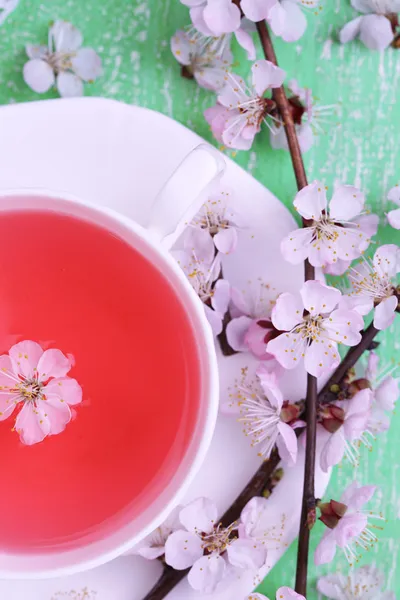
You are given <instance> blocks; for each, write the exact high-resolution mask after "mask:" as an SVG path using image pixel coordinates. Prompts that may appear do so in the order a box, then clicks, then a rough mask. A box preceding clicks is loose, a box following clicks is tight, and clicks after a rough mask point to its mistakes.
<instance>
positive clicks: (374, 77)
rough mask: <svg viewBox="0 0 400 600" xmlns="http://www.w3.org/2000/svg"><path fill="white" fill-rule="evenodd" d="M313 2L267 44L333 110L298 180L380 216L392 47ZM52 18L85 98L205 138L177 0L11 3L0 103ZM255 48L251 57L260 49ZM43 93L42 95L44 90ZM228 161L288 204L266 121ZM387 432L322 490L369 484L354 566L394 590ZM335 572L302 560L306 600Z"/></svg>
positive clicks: (385, 346) (389, 346)
mask: <svg viewBox="0 0 400 600" xmlns="http://www.w3.org/2000/svg"><path fill="white" fill-rule="evenodd" d="M325 4H326V6H324V8H323V10H322V12H321V13H320V14H319V15H318V16H315V15H314V13H313V11H312V10H310V11H308V31H307V33H306V35H305V36H304V38H303V39H301V40H300V41H299V42H297V43H294V44H284V43H283V42H281V41H280V40H277V41H276V46H275V48H276V52H277V55H278V60H279V63H280V65H281V66H282V67H283V68H284V69H286V70H287V72H288V78H293V77H295V78H297V79H298V80H299V82H300V83H301V84H302V85H303V86H308V87H310V88H312V90H313V93H314V96H315V97H317V98H318V101H319V103H320V104H321V105H330V104H337V105H338V114H337V115H336V116H333V117H331V119H330V124H325V134H323V135H321V136H320V137H319V140H318V144H317V145H316V146H315V147H314V148H313V149H312V150H311V151H310V152H309V153H308V154H307V155H306V157H305V163H306V170H307V175H308V179H309V180H310V181H312V180H313V179H315V178H318V179H322V180H323V181H324V182H325V183H326V185H328V186H329V188H330V190H332V187H333V185H334V183H335V182H337V181H342V182H345V183H350V184H356V185H360V186H362V188H363V189H364V190H365V191H366V192H367V196H368V203H369V205H370V207H371V208H373V209H374V210H375V211H377V212H378V213H379V214H380V216H381V217H382V223H384V220H385V219H384V213H385V211H386V210H387V203H386V200H385V196H386V192H387V190H388V189H389V188H390V187H391V186H392V185H394V184H395V183H397V182H399V181H400V145H399V127H400V103H399V101H398V98H399V93H400V86H399V81H400V54H399V51H395V50H392V49H390V50H388V51H386V52H385V53H383V54H378V53H374V52H371V51H368V50H367V49H365V48H364V47H363V46H362V45H361V44H359V43H358V42H355V43H353V44H350V45H348V46H345V47H344V46H341V45H339V44H338V42H337V32H338V30H339V28H340V27H341V26H342V25H343V24H344V23H345V22H347V21H348V20H349V19H350V18H352V17H353V16H354V12H353V11H352V9H351V8H350V6H349V0H329V2H326V3H325ZM57 18H61V19H67V20H70V21H72V22H73V23H74V24H75V25H76V26H78V27H79V28H81V30H82V32H83V34H84V37H85V43H86V44H87V45H88V46H92V47H94V48H95V49H96V50H98V51H99V53H100V54H101V56H102V58H103V62H104V67H105V70H104V75H103V77H102V78H101V79H100V80H99V81H97V82H96V83H94V84H92V85H88V86H86V94H87V95H98V96H106V97H109V98H115V99H117V100H123V101H125V102H128V103H135V104H138V105H141V106H146V107H148V108H152V109H154V110H158V111H160V112H163V113H165V114H167V115H169V116H171V117H173V118H174V119H176V120H178V121H180V122H182V123H183V124H185V125H186V126H188V127H190V128H191V129H193V130H194V131H196V132H197V133H199V134H200V135H202V136H204V137H205V138H207V139H209V140H210V141H211V139H212V138H211V135H210V132H209V128H208V125H207V123H206V122H205V121H204V119H203V116H202V113H203V110H204V109H205V108H207V107H208V106H211V105H212V104H213V103H214V96H213V94H212V93H210V92H206V91H204V90H201V89H199V88H198V87H197V86H196V85H195V84H194V83H193V82H191V81H188V80H186V79H182V78H181V77H180V70H179V67H178V65H177V63H176V62H175V60H174V58H173V56H172V55H171V53H170V50H169V40H170V38H171V36H172V34H173V33H174V32H175V30H176V29H178V28H181V27H183V26H185V25H187V24H188V21H189V19H188V13H187V10H186V9H185V7H183V6H182V5H181V4H180V3H179V1H178V0H162V1H160V0H101V2H99V1H98V0H86V1H85V2H82V1H81V0H51V1H50V0H49V1H47V2H45V1H40V0H21V3H20V6H19V7H18V9H17V10H16V11H15V13H13V14H12V15H11V16H10V17H9V19H8V20H7V21H6V23H5V25H4V26H3V27H2V28H1V29H0V55H1V61H0V103H9V102H24V101H30V100H36V99H37V98H38V96H37V95H36V94H34V93H33V92H32V91H31V90H30V89H28V88H27V87H26V86H25V84H24V82H23V79H22V66H23V64H24V62H25V60H26V57H25V52H24V44H25V43H28V42H30V43H45V41H46V38H47V29H48V25H49V22H50V21H52V20H54V19H57ZM258 56H259V57H260V58H261V57H262V53H261V49H260V48H259V54H258ZM235 57H236V61H237V65H236V67H235V69H236V70H237V71H238V72H239V73H241V74H242V75H245V76H247V74H248V70H249V65H248V63H247V61H246V58H245V55H244V53H243V52H242V51H241V50H237V49H236V50H235ZM54 96H55V93H53V92H51V93H49V94H47V95H45V96H44V97H54ZM43 126H44V127H45V123H44V124H43ZM0 135H1V131H0ZM60 143H62V140H61V139H60ZM235 159H236V160H237V162H238V163H240V164H241V165H242V166H243V167H244V168H246V169H247V170H248V171H250V172H251V173H252V174H253V175H254V176H255V177H256V178H257V179H258V180H259V181H261V182H262V183H263V184H264V185H266V186H267V187H268V188H269V189H270V190H271V191H272V192H274V193H275V194H276V195H277V196H278V197H279V198H280V199H281V200H282V202H284V203H285V204H286V205H287V206H288V207H290V206H291V202H292V200H293V197H294V194H295V192H296V183H295V178H294V175H293V172H292V168H291V164H290V158H289V155H288V154H287V153H285V152H284V151H273V150H272V149H271V148H270V145H269V139H268V132H267V130H266V129H265V130H263V133H262V134H260V135H259V136H258V137H257V139H256V142H255V144H254V146H253V148H252V150H251V151H250V152H247V153H246V152H242V153H238V154H237V156H236V157H235ZM32 160H34V158H33V157H32ZM0 168H1V165H0ZM378 240H379V242H381V243H382V242H385V243H387V242H396V243H400V235H399V232H395V231H393V230H392V229H390V228H388V227H385V226H382V227H381V228H380V231H379V235H378ZM399 332H400V325H399V323H397V324H396V325H394V326H393V327H392V328H391V329H390V331H389V332H386V334H380V336H379V337H378V339H380V341H381V346H380V349H379V352H380V354H381V356H382V357H383V358H384V359H385V362H394V363H395V362H398V361H399V348H400V342H399V340H398V336H399ZM399 429H400V416H399V414H397V415H394V417H393V420H392V426H391V429H390V431H389V432H388V434H386V435H381V436H380V438H379V440H377V442H375V444H374V449H373V451H372V452H371V453H369V452H368V451H367V450H366V449H362V450H361V460H360V466H359V467H358V468H356V469H354V468H353V467H351V466H349V465H348V464H346V463H344V465H343V466H342V467H341V468H338V469H336V470H335V473H334V475H333V477H332V481H331V484H330V487H329V490H328V493H327V496H328V497H333V498H338V497H339V496H340V493H341V490H342V489H343V488H344V487H346V485H347V484H348V483H349V482H350V481H351V480H353V479H354V478H357V479H358V480H359V481H360V482H362V483H376V484H377V485H379V486H380V490H381V491H380V492H379V494H378V497H377V501H376V504H377V506H379V509H380V510H381V511H382V512H383V513H384V514H385V516H386V517H387V519H388V523H387V524H386V526H385V530H384V531H383V533H382V534H381V535H380V543H379V544H378V545H377V546H376V548H375V549H374V550H372V551H370V552H369V553H367V555H364V559H363V562H372V561H376V562H377V563H378V564H379V565H380V566H381V567H382V568H383V569H384V570H385V572H386V573H387V576H388V578H387V581H388V586H389V587H390V588H391V589H392V590H394V591H397V592H398V591H400V571H399V570H397V573H396V565H397V563H398V561H399V542H398V540H399V539H400V525H399V521H398V518H399V515H400V502H399V498H398V493H399V491H400V483H399V481H400V480H399V466H400V460H399V455H400V442H399V439H400V438H399ZM321 533H322V526H320V525H317V526H316V527H315V529H314V530H313V532H312V547H315V545H316V541H318V539H319V537H320V535H321ZM295 557H296V548H295V544H294V545H293V547H292V548H290V549H289V551H288V552H287V554H286V555H285V557H284V558H283V559H282V560H281V561H280V563H279V564H278V565H276V567H275V568H274V570H273V571H272V572H271V573H270V574H269V576H268V578H267V580H266V581H265V582H264V584H263V585H262V586H261V588H260V589H261V591H263V592H265V593H266V594H268V595H269V597H270V598H273V597H274V596H275V590H276V587H277V586H280V585H293V584H294V575H295ZM335 569H339V570H340V569H344V570H346V569H347V566H346V562H345V559H344V557H343V556H341V555H340V554H339V555H338V556H337V558H336V559H335V562H334V563H333V565H332V566H331V567H328V568H315V567H313V566H312V567H311V573H310V575H311V579H310V583H309V591H308V599H309V600H310V599H311V600H313V599H314V598H316V597H317V594H316V591H315V586H314V582H315V579H316V578H317V577H318V576H319V575H320V574H322V573H326V572H329V571H332V570H335ZM43 600H45V599H43ZM232 600H242V599H240V598H237V599H236V598H233V599H232Z"/></svg>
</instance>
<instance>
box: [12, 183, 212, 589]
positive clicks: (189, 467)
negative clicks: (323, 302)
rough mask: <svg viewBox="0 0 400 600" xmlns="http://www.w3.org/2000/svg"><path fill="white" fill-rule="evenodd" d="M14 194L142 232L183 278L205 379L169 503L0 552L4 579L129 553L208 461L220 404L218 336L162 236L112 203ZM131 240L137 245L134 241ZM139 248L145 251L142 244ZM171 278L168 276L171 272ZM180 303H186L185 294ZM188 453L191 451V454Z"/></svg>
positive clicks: (66, 570) (75, 568) (34, 191)
mask: <svg viewBox="0 0 400 600" xmlns="http://www.w3.org/2000/svg"><path fill="white" fill-rule="evenodd" d="M13 197H14V198H20V199H22V198H24V197H25V198H27V197H30V199H32V197H35V198H37V199H42V200H50V201H55V203H57V204H58V207H60V204H62V205H63V206H64V207H67V206H68V207H69V208H71V209H72V212H71V213H70V212H69V211H68V214H76V213H75V212H74V210H75V209H77V210H78V212H79V211H81V210H83V211H84V212H85V216H86V215H88V216H89V218H88V220H89V221H91V222H96V221H95V219H90V216H93V217H94V216H96V217H98V218H100V219H102V218H103V219H104V218H105V219H106V220H107V221H108V222H110V223H113V225H115V226H116V227H117V228H118V230H119V231H121V232H122V231H125V232H126V233H127V234H130V235H132V233H133V234H134V236H137V237H139V238H140V240H141V242H142V243H143V242H144V245H145V246H146V247H147V248H148V249H149V254H153V255H154V254H156V255H157V257H158V260H160V261H161V262H162V263H163V264H164V265H165V266H166V267H167V268H168V270H169V275H171V273H172V275H173V277H174V278H175V279H176V280H177V281H178V282H179V285H180V291H183V293H184V294H185V296H186V299H187V300H188V301H189V302H184V304H185V306H186V307H188V306H190V310H189V311H188V316H189V317H190V320H191V325H192V329H193V330H194V331H195V332H196V338H198V344H197V345H198V352H199V360H200V363H201V365H200V373H201V378H202V394H201V396H200V400H199V412H198V416H197V423H196V426H195V429H194V431H193V435H192V442H191V445H190V446H189V447H188V450H187V452H186V455H185V457H184V459H183V460H182V462H181V463H180V465H179V468H178V469H177V472H176V473H175V474H174V476H173V478H172V480H171V481H172V483H174V480H175V479H176V478H177V475H179V477H180V482H179V481H177V482H175V491H173V490H171V491H168V493H167V494H166V493H164V495H166V496H167V499H166V502H165V505H164V506H163V507H162V508H161V507H160V508H159V509H156V513H155V515H154V516H153V517H152V518H151V519H149V520H148V522H147V523H145V524H144V525H142V527H141V528H139V529H138V531H136V532H135V533H129V531H128V530H129V523H125V524H124V525H123V526H121V527H119V528H117V532H116V533H114V532H113V533H112V534H107V535H105V536H104V537H103V538H102V539H101V540H100V541H99V540H96V541H95V542H93V543H90V544H85V545H84V546H82V547H76V548H73V549H69V550H64V551H61V552H56V553H50V554H46V553H43V552H40V553H38V554H35V553H8V552H5V551H1V552H0V578H3V579H27V578H29V579H45V578H52V577H60V576H65V575H71V574H73V573H78V572H82V571H86V570H88V569H92V568H95V567H98V566H100V565H102V564H105V563H106V562H109V561H110V560H113V559H115V558H117V557H118V556H121V555H123V554H125V553H128V552H129V551H130V550H132V548H133V547H134V546H135V545H137V544H138V543H139V542H140V541H142V540H143V539H145V538H146V537H147V536H148V535H149V534H151V533H152V532H153V531H154V530H155V529H156V528H157V527H158V526H159V525H160V524H161V523H163V521H164V520H165V519H166V518H167V517H168V515H169V514H170V512H171V510H172V509H173V508H174V506H176V505H177V504H179V502H180V501H181V499H182V497H183V496H184V494H185V493H186V491H187V490H188V488H189V486H190V484H191V483H192V481H193V479H194V477H195V475H196V473H197V472H198V470H199V468H200V466H201V464H202V462H203V461H204V458H205V456H206V454H207V451H208V448H209V446H210V443H211V440H212V437H213V433H214V429H215V423H216V420H217V413H218V404H219V380H218V368H217V358H216V352H215V345H214V338H213V335H212V331H211V328H210V326H209V324H208V321H207V318H206V316H205V312H204V310H203V307H202V305H201V302H199V299H198V296H197V294H196V293H195V291H194V290H193V288H192V286H191V285H190V283H189V282H188V280H187V278H186V276H185V274H184V273H183V271H182V270H181V269H180V267H179V265H178V264H177V263H176V261H175V260H174V259H173V258H172V256H171V255H170V254H169V252H168V250H166V249H165V248H163V247H162V245H161V243H160V241H159V240H158V239H157V237H156V236H155V235H154V234H153V232H152V231H151V230H148V229H146V228H145V227H143V226H141V225H139V224H138V223H136V222H135V221H133V220H132V219H130V218H129V217H126V216H125V215H123V214H121V213H119V212H117V211H115V210H114V209H112V208H109V207H105V206H100V205H96V204H94V203H92V202H88V201H86V200H84V199H82V198H79V197H77V196H74V195H72V194H70V193H68V192H62V191H54V190H49V189H46V188H30V187H29V188H12V189H0V203H1V201H2V200H3V199H4V198H13ZM24 208H29V207H28V205H27V206H26V207H25V206H23V207H21V208H20V209H21V210H23V209H24ZM35 208H38V207H37V205H36V204H35V206H32V209H35ZM6 210H13V207H12V206H11V205H10V206H9V207H7V208H3V207H2V206H1V204H0V215H1V212H3V211H4V212H5V211H6ZM76 216H77V217H78V218H81V215H79V214H77V215H76ZM103 226H104V225H103ZM123 239H124V241H126V242H127V243H128V244H129V240H127V239H126V238H125V237H123ZM130 245H133V244H132V243H130ZM139 252H141V250H140V249H139ZM141 253H142V252H141ZM142 254H143V253H142ZM145 256H146V255H145ZM146 257H147V256H146ZM150 260H151V259H150ZM167 279H169V277H168V276H167ZM181 303H182V304H183V302H182V299H181ZM201 421H202V422H201ZM195 438H197V439H195ZM189 454H190V456H189V458H188V455H189ZM184 462H187V464H186V465H183V463H184ZM182 465H183V466H182ZM180 471H182V473H180ZM170 483H171V482H170ZM171 487H172V486H171ZM153 504H154V503H152V504H151V506H152V505H153ZM114 538H115V540H114ZM119 538H121V539H119ZM113 540H114V542H113ZM107 541H108V542H109V544H108V546H109V547H108V549H103V550H101V549H100V548H98V547H100V546H102V545H107V544H104V542H107ZM85 553H86V554H88V553H90V554H91V556H90V557H89V558H88V557H86V558H85V556H84V554H85ZM81 555H82V556H81ZM6 557H7V561H6V562H7V564H6V566H5V567H4V566H2V563H3V564H4V562H5V558H6ZM55 557H56V562H57V564H56V565H54V566H51V563H52V562H53V563H54V562H55ZM26 565H29V568H28V569H27V568H26Z"/></svg>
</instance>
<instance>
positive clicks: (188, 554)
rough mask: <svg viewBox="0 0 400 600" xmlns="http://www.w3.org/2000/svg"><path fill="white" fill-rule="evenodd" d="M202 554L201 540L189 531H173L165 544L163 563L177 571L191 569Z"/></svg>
mask: <svg viewBox="0 0 400 600" xmlns="http://www.w3.org/2000/svg"><path fill="white" fill-rule="evenodd" d="M203 553H204V550H203V542H202V539H201V538H200V537H199V536H198V535H196V534H195V533H192V532H191V531H183V530H181V529H180V530H178V531H174V532H173V533H171V535H170V536H169V537H168V539H167V541H166V542H165V562H166V563H167V565H169V566H170V567H172V568H173V569H177V570H178V571H181V570H183V569H188V568H189V567H191V566H192V565H193V564H194V563H195V562H196V560H198V559H199V558H201V557H202V556H203Z"/></svg>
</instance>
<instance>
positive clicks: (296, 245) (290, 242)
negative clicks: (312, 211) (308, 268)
mask: <svg viewBox="0 0 400 600" xmlns="http://www.w3.org/2000/svg"><path fill="white" fill-rule="evenodd" d="M312 241H313V230H312V229H311V228H310V227H305V228H301V229H295V230H294V231H291V232H290V233H289V235H287V236H286V237H285V238H283V240H282V241H281V252H282V255H283V258H284V259H285V260H287V261H288V262H290V263H291V264H293V265H298V264H300V263H301V262H303V261H304V260H305V259H306V258H307V257H308V254H309V252H310V247H311V244H312Z"/></svg>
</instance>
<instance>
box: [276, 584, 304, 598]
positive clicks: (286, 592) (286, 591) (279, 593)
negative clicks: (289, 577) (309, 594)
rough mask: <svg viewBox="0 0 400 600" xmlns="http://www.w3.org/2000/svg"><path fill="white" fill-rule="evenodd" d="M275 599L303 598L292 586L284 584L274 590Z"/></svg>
mask: <svg viewBox="0 0 400 600" xmlns="http://www.w3.org/2000/svg"><path fill="white" fill-rule="evenodd" d="M276 600H305V598H304V596H302V595H301V594H298V593H297V592H295V591H294V590H292V588H290V587H286V586H284V587H280V588H278V589H277V590H276Z"/></svg>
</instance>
